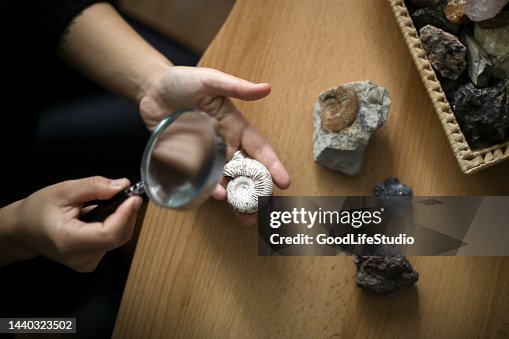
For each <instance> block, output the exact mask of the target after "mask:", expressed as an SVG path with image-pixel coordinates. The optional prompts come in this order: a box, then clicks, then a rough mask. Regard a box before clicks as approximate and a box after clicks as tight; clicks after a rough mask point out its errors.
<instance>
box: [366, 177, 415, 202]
mask: <svg viewBox="0 0 509 339" xmlns="http://www.w3.org/2000/svg"><path fill="white" fill-rule="evenodd" d="M412 195H413V192H412V189H411V188H410V187H409V186H407V185H405V184H402V183H401V182H400V181H399V179H398V178H396V177H390V178H388V179H386V180H384V182H382V183H380V184H378V185H376V187H375V196H376V197H384V196H385V197H388V196H391V197H392V196H412Z"/></svg>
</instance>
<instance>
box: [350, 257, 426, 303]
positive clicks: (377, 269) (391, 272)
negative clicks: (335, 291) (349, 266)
mask: <svg viewBox="0 0 509 339" xmlns="http://www.w3.org/2000/svg"><path fill="white" fill-rule="evenodd" d="M354 262H355V265H356V267H357V286H359V287H360V288H362V289H363V290H364V291H366V292H368V293H375V294H383V295H395V294H397V293H398V292H399V291H400V290H402V289H403V288H405V287H408V286H410V285H412V284H414V283H415V282H416V281H417V280H418V279H419V273H418V272H417V271H415V270H414V269H413V267H412V265H411V264H410V262H409V261H408V259H406V258H405V257H404V256H395V257H386V256H356V257H354Z"/></svg>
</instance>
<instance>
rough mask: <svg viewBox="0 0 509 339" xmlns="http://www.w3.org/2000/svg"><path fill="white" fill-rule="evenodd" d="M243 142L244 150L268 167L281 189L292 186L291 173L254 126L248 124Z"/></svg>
mask: <svg viewBox="0 0 509 339" xmlns="http://www.w3.org/2000/svg"><path fill="white" fill-rule="evenodd" d="M241 144H242V148H243V149H244V151H245V152H246V153H247V154H248V155H249V156H250V157H252V158H253V159H256V160H258V161H259V162H261V163H262V164H264V165H265V167H267V169H268V170H269V172H270V174H271V175H272V180H273V181H274V183H275V184H276V185H277V187H279V188H280V189H287V188H288V187H290V175H289V174H288V172H287V170H286V169H285V167H284V166H283V164H282V163H281V161H280V160H279V158H278V156H277V155H276V152H274V150H273V149H272V147H271V146H270V145H269V143H267V141H265V139H264V138H263V137H262V136H261V135H260V134H259V133H258V132H257V131H256V130H255V129H254V128H253V127H252V126H247V128H246V129H245V131H244V134H243V135H242V141H241Z"/></svg>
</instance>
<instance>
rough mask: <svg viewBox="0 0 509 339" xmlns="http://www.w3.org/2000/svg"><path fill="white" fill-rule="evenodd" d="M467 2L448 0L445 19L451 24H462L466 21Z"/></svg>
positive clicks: (445, 6)
mask: <svg viewBox="0 0 509 339" xmlns="http://www.w3.org/2000/svg"><path fill="white" fill-rule="evenodd" d="M465 4H466V0H448V1H447V2H446V4H445V5H444V8H443V11H444V14H445V17H446V18H447V20H449V21H450V22H454V23H461V22H463V21H464V20H465Z"/></svg>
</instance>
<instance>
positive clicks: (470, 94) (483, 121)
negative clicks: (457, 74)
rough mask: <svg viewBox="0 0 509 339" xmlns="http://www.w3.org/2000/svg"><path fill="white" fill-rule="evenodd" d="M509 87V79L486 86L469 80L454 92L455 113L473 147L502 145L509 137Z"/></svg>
mask: <svg viewBox="0 0 509 339" xmlns="http://www.w3.org/2000/svg"><path fill="white" fill-rule="evenodd" d="M508 88H509V81H507V80H505V81H503V80H502V81H498V82H497V83H496V84H495V85H493V86H490V87H486V88H477V87H475V86H474V84H472V83H469V84H466V85H464V86H461V87H460V88H459V89H458V91H456V93H455V94H454V108H453V111H454V114H455V115H456V119H457V120H458V123H459V125H460V127H461V130H462V131H463V134H464V135H465V138H466V139H467V142H468V143H469V144H470V145H471V146H472V147H475V148H482V147H486V146H489V145H493V144H498V143H500V142H502V141H504V140H505V139H506V138H507V137H508V136H509V102H508V96H507V91H508Z"/></svg>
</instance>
